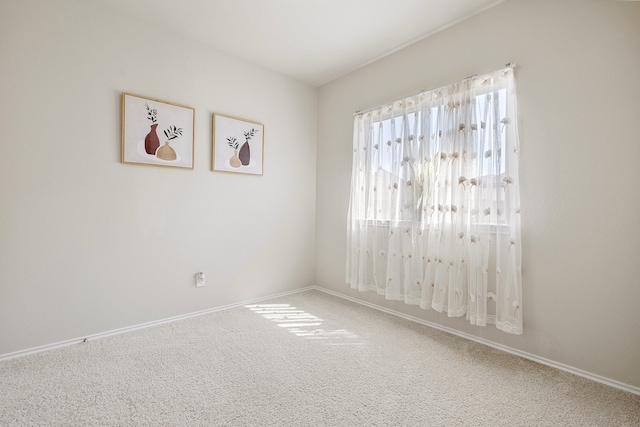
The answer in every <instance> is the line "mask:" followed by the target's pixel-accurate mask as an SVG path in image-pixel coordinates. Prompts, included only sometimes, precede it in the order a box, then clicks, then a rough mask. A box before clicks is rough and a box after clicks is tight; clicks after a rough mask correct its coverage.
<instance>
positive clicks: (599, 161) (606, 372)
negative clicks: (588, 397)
mask: <svg viewBox="0 0 640 427" xmlns="http://www.w3.org/2000/svg"><path fill="white" fill-rule="evenodd" d="M507 62H515V63H517V65H518V67H517V69H516V78H517V85H518V95H519V128H520V138H521V147H522V151H521V194H522V208H523V215H522V219H523V242H524V247H523V287H524V316H525V317H524V327H525V332H524V334H523V335H522V336H511V335H507V334H504V333H501V332H498V331H497V330H495V329H493V328H492V327H489V328H485V329H483V328H477V327H471V326H469V325H468V324H467V323H466V321H464V320H461V319H449V318H446V317H444V316H443V315H441V314H438V313H434V312H432V311H423V310H421V309H420V308H417V307H409V306H406V305H404V304H402V303H397V302H389V301H385V300H384V299H383V297H380V296H378V295H376V294H374V293H358V292H357V291H352V290H350V289H349V288H348V286H347V285H346V284H345V283H344V265H345V249H346V244H345V236H346V214H347V207H348V192H349V181H350V167H351V138H352V118H353V112H354V111H355V110H358V109H365V108H368V107H372V106H375V105H378V104H381V103H384V102H387V101H392V100H394V99H399V98H401V97H404V96H408V95H410V94H413V93H416V92H419V91H420V90H423V89H428V88H433V87H438V86H441V85H444V84H446V83H449V82H452V81H456V80H459V79H462V78H465V77H467V76H469V75H472V74H475V73H481V72H484V71H490V70H493V69H496V68H499V67H501V66H502V65H503V64H505V63H507ZM639 78H640V3H638V2H613V1H568V0H566V1H546V0H544V1H518V0H511V1H507V2H505V3H503V4H501V5H499V6H497V7H496V8H494V9H491V10H488V11H486V12H485V13H482V14H480V15H477V16H475V17H473V18H471V19H469V20H467V21H464V22H462V23H460V24H458V25H455V26H453V27H450V28H448V29H446V30H444V31H442V32H440V33H437V34H435V35H433V36H432V37H429V38H427V39H425V40H423V41H421V42H419V43H417V44H414V45H412V46H410V47H408V48H406V49H403V50H402V51H399V52H397V53H395V54H393V55H391V56H388V57H386V58H384V59H382V60H379V61H377V62H375V63H372V64H370V65H368V66H366V67H364V68H361V69H360V70H358V71H356V72H354V73H352V74H350V75H347V76H345V77H343V78H341V79H338V80H336V81H334V82H332V83H330V84H328V85H326V86H324V87H322V88H321V89H320V91H319V104H318V154H317V167H318V174H317V214H316V236H317V237H316V266H317V267H316V283H317V284H318V285H319V286H322V287H325V288H327V289H330V290H333V291H336V292H340V293H343V294H345V295H349V296H351V297H355V298H359V299H361V300H364V301H367V302H371V303H374V304H377V305H381V306H384V307H387V308H390V309H394V310H397V311H400V312H403V313H405V314H409V315H412V316H416V317H420V318H422V319H424V320H427V321H431V322H434V323H438V324H441V325H443V326H447V327H450V328H454V329H456V330H458V331H460V332H464V333H468V334H472V335H475V336H477V337H480V338H482V339H487V340H490V341H492V342H494V343H497V344H501V345H506V346H509V347H511V348H513V349H516V350H520V351H524V352H528V353H530V354H533V355H535V356H537V357H542V358H546V359H550V360H552V361H554V362H557V363H561V364H566V365H569V366H571V367H573V368H577V369H581V370H584V371H587V372H590V373H593V374H596V375H600V376H603V377H606V378H609V379H613V380H616V381H620V382H622V383H626V384H628V385H632V386H635V387H639V386H640V362H639V361H640V335H639V332H638V331H640V310H639V309H638V301H640V232H639V231H638V230H639V228H638V217H639V213H638V212H639V209H640V168H638V159H640V137H639V136H638V135H639V133H638V129H639V128H638V123H639V120H640V80H639Z"/></svg>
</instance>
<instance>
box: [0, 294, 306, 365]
mask: <svg viewBox="0 0 640 427" xmlns="http://www.w3.org/2000/svg"><path fill="white" fill-rule="evenodd" d="M311 289H314V287H313V286H308V287H306V288H300V289H295V290H293V291H287V292H280V293H277V294H272V295H268V296H265V297H260V298H255V299H252V300H248V301H242V302H237V303H233V304H229V305H223V306H220V307H214V308H209V309H206V310H202V311H196V312H193V313H187V314H181V315H179V316H173V317H167V318H166V319H160V320H154V321H152V322H146V323H140V324H138V325H133V326H127V327H124V328H120V329H114V330H111V331H106V332H99V333H97V334H92V335H87V336H86V337H82V338H74V339H70V340H66V341H60V342H57V343H52V344H46V345H42V346H39V347H32V348H28V349H26V350H18V351H15V352H12V353H5V354H0V362H2V361H5V360H9V359H15V358H17V357H22V356H28V355H30V354H36V353H42V352H44V351H49V350H54V349H56V348H61V347H67V346H70V345H74V344H81V343H83V342H87V341H92V340H96V339H100V338H105V337H109V336H112V335H119V334H125V333H127V332H133V331H137V330H139V329H145V328H149V327H151V326H158V325H162V324H165V323H171V322H175V321H177V320H183V319H188V318H190V317H196V316H202V315H203V314H209V313H215V312H218V311H223V310H228V309H230V308H236V307H242V306H245V305H248V304H254V303H256V302H260V301H264V300H268V299H273V298H278V297H283V296H287V295H292V294H297V293H299V292H305V291H309V290H311Z"/></svg>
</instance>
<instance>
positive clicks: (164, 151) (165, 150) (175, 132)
mask: <svg viewBox="0 0 640 427" xmlns="http://www.w3.org/2000/svg"><path fill="white" fill-rule="evenodd" d="M182 131H183V129H182V128H179V127H175V126H173V125H172V126H169V128H168V129H165V130H164V135H165V136H166V137H167V140H166V141H165V143H164V145H163V146H162V147H160V148H158V151H157V152H156V157H157V158H159V159H162V160H175V159H176V158H177V157H178V156H177V155H176V152H175V150H174V149H173V148H171V146H170V145H169V141H171V140H172V139H176V138H178V137H179V136H181V135H182Z"/></svg>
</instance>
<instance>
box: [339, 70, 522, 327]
mask: <svg viewBox="0 0 640 427" xmlns="http://www.w3.org/2000/svg"><path fill="white" fill-rule="evenodd" d="M516 113H517V111H516V93H515V82H514V73H513V68H512V67H507V68H504V69H502V70H498V71H496V72H493V73H490V74H485V75H481V76H474V77H471V78H468V79H466V80H463V81H460V82H457V83H454V84H451V85H449V86H446V87H443V88H439V89H436V90H432V91H428V92H423V93H421V94H419V95H416V96H413V97H409V98H406V99H402V100H399V101H396V102H393V103H391V104H388V105H384V106H381V107H378V108H376V109H373V110H370V111H367V112H363V113H357V114H356V116H355V119H354V138H353V169H352V178H351V199H350V206H349V214H348V225H347V228H348V236H347V241H348V250H347V271H346V276H347V283H349V284H350V285H351V287H352V288H354V289H358V290H361V291H376V292H377V293H378V294H380V295H384V296H385V297H386V298H387V299H391V300H402V301H404V302H405V303H407V304H412V305H419V306H420V307H422V308H423V309H433V310H435V311H438V312H444V313H446V314H447V315H448V316H451V317H462V316H465V317H466V319H467V320H468V321H469V322H470V323H471V324H473V325H478V326H485V325H487V324H488V323H489V324H495V326H496V327H497V328H498V329H501V330H503V331H505V332H508V333H513V334H521V333H522V279H521V276H522V275H521V242H520V192H519V180H518V157H519V151H518V150H519V141H518V132H517V126H516V116H517V114H516Z"/></svg>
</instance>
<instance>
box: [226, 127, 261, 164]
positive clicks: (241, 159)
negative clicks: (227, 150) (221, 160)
mask: <svg viewBox="0 0 640 427" xmlns="http://www.w3.org/2000/svg"><path fill="white" fill-rule="evenodd" d="M258 132H259V130H258V129H255V128H251V129H250V130H249V131H247V132H242V133H243V135H244V144H242V147H240V151H239V152H238V147H239V145H240V143H239V142H238V140H237V138H235V137H231V136H230V137H228V138H227V144H228V145H229V147H231V148H232V149H233V157H231V158H230V159H229V165H231V167H233V168H239V167H240V166H249V163H250V162H251V148H250V147H249V140H251V138H253V137H254V136H255V134H256V133H258Z"/></svg>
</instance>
